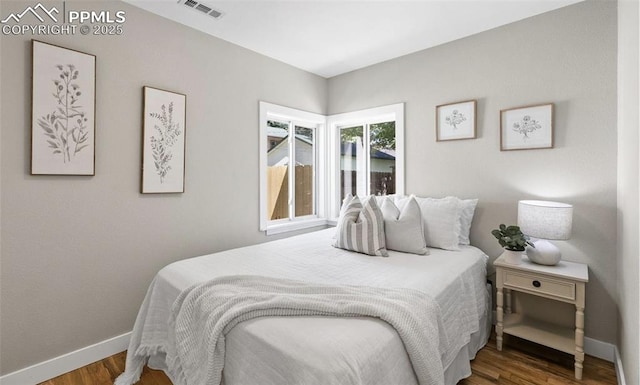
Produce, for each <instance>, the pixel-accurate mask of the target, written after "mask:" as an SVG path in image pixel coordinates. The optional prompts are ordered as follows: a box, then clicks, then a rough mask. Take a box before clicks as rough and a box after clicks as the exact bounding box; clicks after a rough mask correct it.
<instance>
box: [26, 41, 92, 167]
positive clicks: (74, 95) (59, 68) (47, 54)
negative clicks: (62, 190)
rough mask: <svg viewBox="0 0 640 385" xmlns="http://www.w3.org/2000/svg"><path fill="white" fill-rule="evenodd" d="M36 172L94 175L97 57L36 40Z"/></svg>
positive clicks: (33, 106) (33, 141)
mask: <svg viewBox="0 0 640 385" xmlns="http://www.w3.org/2000/svg"><path fill="white" fill-rule="evenodd" d="M31 52H32V94H31V174H32V175H95V94H96V57H95V55H91V54H87V53H84V52H79V51H74V50H71V49H67V48H63V47H59V46H56V45H53V44H48V43H43V42H41V41H37V40H32V41H31Z"/></svg>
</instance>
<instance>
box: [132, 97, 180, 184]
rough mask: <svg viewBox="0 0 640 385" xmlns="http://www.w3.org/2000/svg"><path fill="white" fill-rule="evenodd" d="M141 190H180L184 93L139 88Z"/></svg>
mask: <svg viewBox="0 0 640 385" xmlns="http://www.w3.org/2000/svg"><path fill="white" fill-rule="evenodd" d="M143 100H144V106H143V108H142V110H143V117H142V183H141V192H142V193H182V192H184V168H185V144H186V142H185V135H186V132H185V130H186V108H187V96H186V95H183V94H179V93H176V92H171V91H165V90H161V89H157V88H153V87H143Z"/></svg>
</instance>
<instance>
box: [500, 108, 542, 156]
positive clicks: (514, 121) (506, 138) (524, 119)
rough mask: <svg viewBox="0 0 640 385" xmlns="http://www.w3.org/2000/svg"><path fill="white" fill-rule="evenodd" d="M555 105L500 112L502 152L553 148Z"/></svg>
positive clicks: (510, 109)
mask: <svg viewBox="0 0 640 385" xmlns="http://www.w3.org/2000/svg"><path fill="white" fill-rule="evenodd" d="M553 107H554V106H553V103H545V104H536V105H530V106H523V107H515V108H509V109H506V110H501V111H500V151H512V150H532V149H545V148H553V144H554V143H553Z"/></svg>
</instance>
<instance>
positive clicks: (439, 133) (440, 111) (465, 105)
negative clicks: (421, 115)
mask: <svg viewBox="0 0 640 385" xmlns="http://www.w3.org/2000/svg"><path fill="white" fill-rule="evenodd" d="M476 105H477V101H476V100H465V101H462V102H455V103H449V104H441V105H439V106H436V142H442V141H447V140H462V139H475V138H476Z"/></svg>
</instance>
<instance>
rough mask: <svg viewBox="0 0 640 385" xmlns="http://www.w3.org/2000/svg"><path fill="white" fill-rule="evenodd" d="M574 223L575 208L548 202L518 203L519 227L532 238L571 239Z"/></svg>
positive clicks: (527, 201)
mask: <svg viewBox="0 0 640 385" xmlns="http://www.w3.org/2000/svg"><path fill="white" fill-rule="evenodd" d="M572 222H573V206H571V205H569V204H566V203H559V202H548V201H529V200H526V201H520V202H518V226H520V230H521V231H522V232H523V233H524V234H526V235H528V236H531V237H534V238H542V239H563V240H564V239H569V238H570V237H571V225H572Z"/></svg>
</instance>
